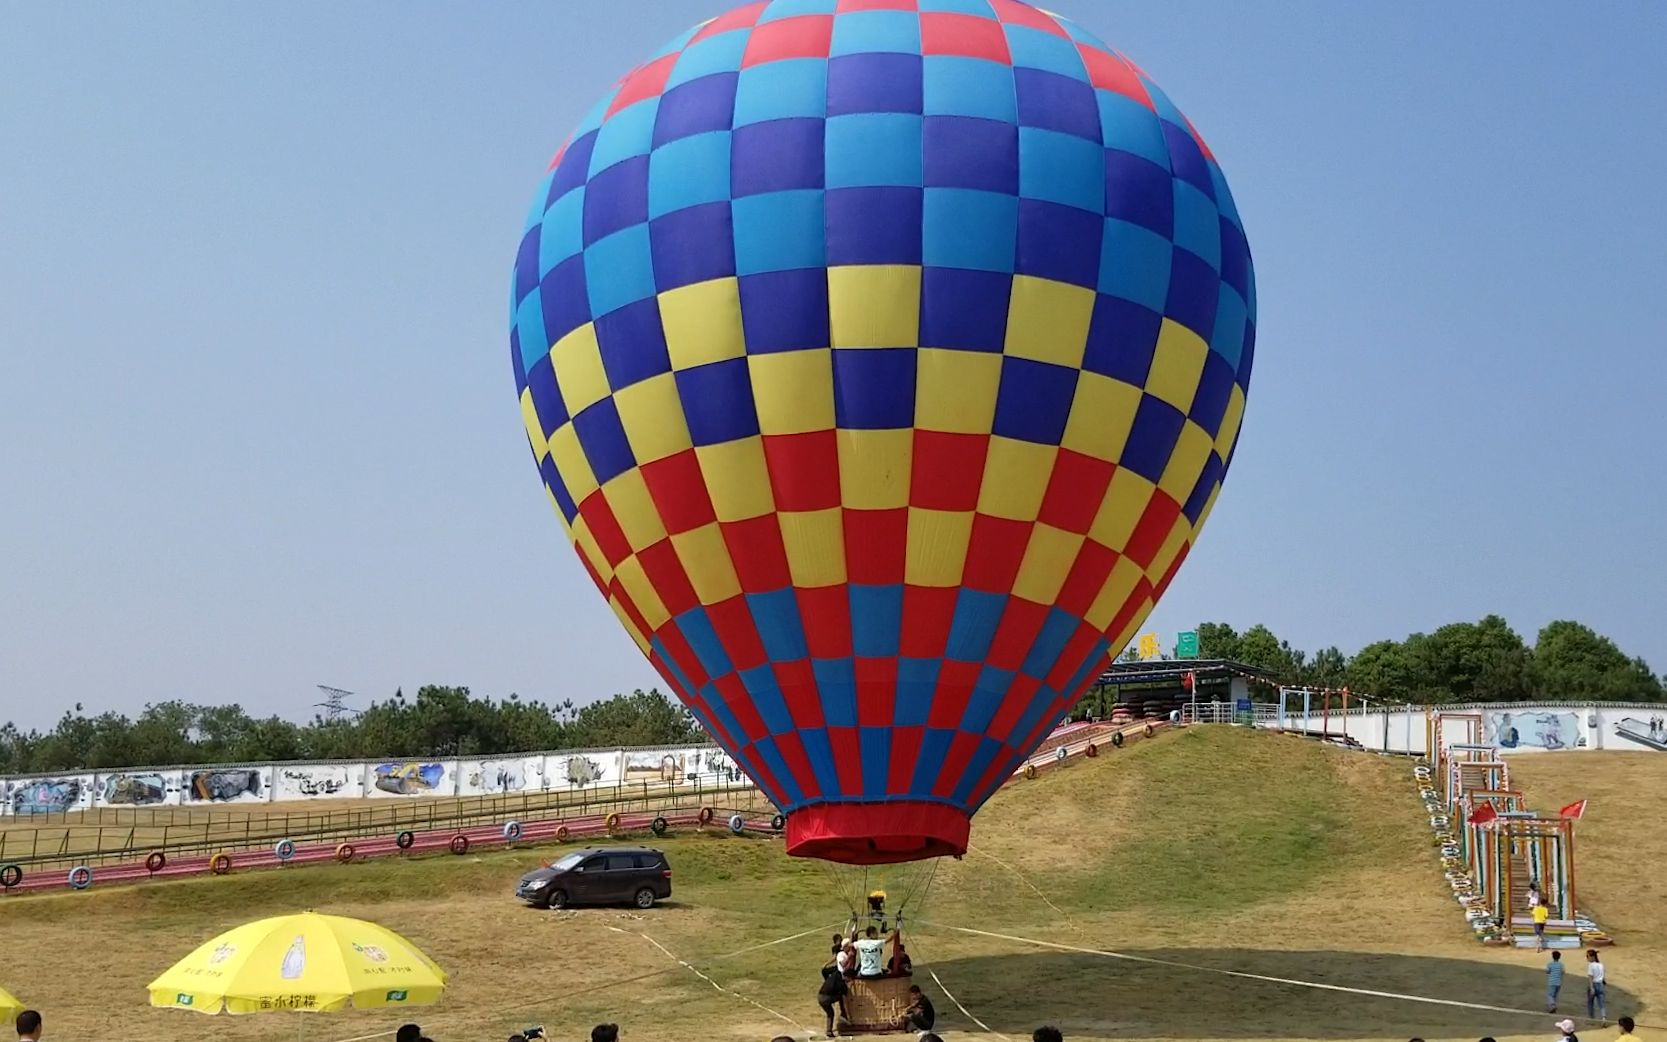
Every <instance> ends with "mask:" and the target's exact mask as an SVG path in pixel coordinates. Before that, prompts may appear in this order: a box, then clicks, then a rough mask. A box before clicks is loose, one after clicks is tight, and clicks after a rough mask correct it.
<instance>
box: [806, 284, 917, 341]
mask: <svg viewBox="0 0 1667 1042" xmlns="http://www.w3.org/2000/svg"><path fill="white" fill-rule="evenodd" d="M828 331H829V334H830V335H831V338H832V340H833V346H834V347H916V346H918V345H919V342H920V268H919V267H917V266H914V265H909V264H855V265H842V266H839V267H833V268H829V269H828Z"/></svg>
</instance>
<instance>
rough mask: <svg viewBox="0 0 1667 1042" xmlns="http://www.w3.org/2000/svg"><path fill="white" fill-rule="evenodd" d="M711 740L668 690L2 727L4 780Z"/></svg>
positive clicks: (164, 707) (175, 710)
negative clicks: (312, 713)
mask: <svg viewBox="0 0 1667 1042" xmlns="http://www.w3.org/2000/svg"><path fill="white" fill-rule="evenodd" d="M705 741H710V739H709V738H708V737H707V736H706V734H705V732H704V731H702V730H701V728H700V726H699V725H698V724H697V723H696V722H695V720H694V717H693V716H691V715H690V714H689V712H688V710H686V709H685V708H684V707H683V706H682V704H681V703H679V702H677V701H676V700H675V699H672V698H668V697H667V696H666V695H664V694H663V693H661V692H660V691H659V690H657V689H655V690H649V691H642V690H638V691H633V692H631V693H630V694H618V695H614V696H613V697H612V698H607V699H603V700H601V701H599V702H592V703H590V704H589V705H584V706H575V705H574V704H573V701H572V700H571V699H568V700H566V701H563V702H560V703H557V704H554V705H550V704H546V703H544V702H539V701H529V700H523V699H522V698H521V697H520V696H519V695H510V696H509V697H508V698H504V699H492V698H483V697H477V696H475V695H473V694H471V693H470V691H469V689H468V688H466V687H441V686H428V687H423V688H421V689H420V690H418V692H417V695H416V697H415V698H407V697H406V696H405V694H404V692H403V691H396V692H395V693H394V695H393V697H391V698H388V699H385V700H383V701H380V702H375V703H372V704H371V706H370V707H369V708H367V709H365V710H364V711H363V712H361V713H358V714H351V715H347V716H344V717H343V718H340V719H337V720H326V719H324V718H323V717H314V718H313V719H312V720H311V721H309V722H307V723H300V724H298V723H295V722H293V721H290V720H285V719H283V718H281V717H277V716H268V717H261V718H255V717H251V716H250V715H249V714H248V713H247V712H246V711H245V710H244V709H243V707H242V706H240V705H235V704H233V705H216V706H207V705H194V704H191V703H188V702H181V701H168V702H160V703H156V704H152V705H147V706H145V708H144V710H143V711H142V712H140V713H139V715H138V716H137V717H132V718H129V717H128V716H126V715H125V714H122V713H114V712H106V713H100V714H98V715H96V716H88V715H86V713H85V712H84V711H83V709H82V706H81V705H80V704H79V703H77V704H76V706H75V708H74V709H73V710H72V711H69V712H66V713H64V715H63V717H62V719H60V720H59V721H58V724H57V726H56V727H54V728H52V729H51V730H50V731H36V730H30V731H23V730H20V729H19V728H18V727H16V726H15V725H13V724H11V723H7V724H5V725H3V726H0V775H20V774H35V773H46V772H55V771H66V770H97V769H102V768H110V767H134V766H142V765H166V764H197V763H258V762H262V761H266V760H336V759H342V760H367V759H372V758H375V757H383V756H387V757H405V756H409V757H429V756H476V755H479V756H495V755H498V754H501V753H516V752H534V751H539V750H545V749H584V748H593V747H602V748H606V747H610V746H634V745H649V746H653V745H683V744H688V743H694V742H705Z"/></svg>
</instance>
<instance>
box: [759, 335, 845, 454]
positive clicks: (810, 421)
mask: <svg viewBox="0 0 1667 1042" xmlns="http://www.w3.org/2000/svg"><path fill="white" fill-rule="evenodd" d="M747 372H748V374H749V375H750V376H751V378H752V397H753V404H754V405H755V406H756V408H757V409H758V428H759V430H760V431H762V432H763V433H765V434H805V433H808V432H810V431H826V430H832V429H833V426H834V395H833V352H832V351H831V350H829V349H827V348H825V347H824V348H815V349H812V350H808V351H779V352H772V353H770V354H763V355H750V356H748V358H747Z"/></svg>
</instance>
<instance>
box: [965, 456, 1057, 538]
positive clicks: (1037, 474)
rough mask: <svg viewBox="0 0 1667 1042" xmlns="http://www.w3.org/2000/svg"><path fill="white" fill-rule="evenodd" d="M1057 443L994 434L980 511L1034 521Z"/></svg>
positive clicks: (1018, 519)
mask: <svg viewBox="0 0 1667 1042" xmlns="http://www.w3.org/2000/svg"><path fill="white" fill-rule="evenodd" d="M1058 455H1059V446H1057V445H1036V444H1033V443H1031V442H1028V441H1017V440H1015V439H1013V438H1003V437H999V436H992V437H991V438H990V452H989V455H988V456H987V457H986V458H985V460H984V480H983V482H982V483H981V484H980V486H979V489H978V512H979V513H980V514H989V515H990V516H991V517H1004V518H1007V519H1009V520H1012V521H1034V520H1036V515H1037V514H1038V513H1040V512H1041V510H1042V494H1043V493H1045V492H1046V491H1047V490H1048V478H1049V477H1051V476H1052V475H1053V462H1054V459H1055V457H1057V456H1058Z"/></svg>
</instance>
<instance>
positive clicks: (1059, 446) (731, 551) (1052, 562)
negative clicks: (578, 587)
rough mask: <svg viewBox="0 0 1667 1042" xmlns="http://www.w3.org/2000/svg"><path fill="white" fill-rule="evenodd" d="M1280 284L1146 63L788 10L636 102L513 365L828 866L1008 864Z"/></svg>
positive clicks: (631, 589)
mask: <svg viewBox="0 0 1667 1042" xmlns="http://www.w3.org/2000/svg"><path fill="white" fill-rule="evenodd" d="M1255 316H1256V297H1255V283H1254V278H1253V275H1252V271H1251V261H1250V252H1249V247H1248V245H1247V242H1246V239H1245V234H1244V231H1243V230H1242V226H1241V224H1240V220H1239V215H1238V212H1237V210H1236V209H1235V208H1234V205H1233V199H1232V196H1231V194H1230V193H1229V192H1228V189H1227V182H1226V180H1225V179H1224V177H1223V176H1222V172H1221V169H1220V167H1219V166H1218V165H1217V163H1216V159H1215V156H1214V155H1213V154H1212V153H1211V151H1210V149H1209V148H1208V146H1206V145H1205V143H1204V140H1203V138H1202V137H1201V136H1200V135H1199V134H1198V132H1197V131H1196V130H1195V129H1194V128H1193V126H1192V124H1191V123H1190V122H1188V121H1187V119H1186V117H1184V116H1182V115H1181V113H1180V112H1179V111H1178V110H1177V109H1176V108H1175V106H1174V104H1172V103H1171V102H1170V100H1169V98H1168V97H1167V96H1166V95H1165V94H1164V93H1163V91H1161V90H1160V89H1159V88H1158V87H1157V85H1156V84H1154V83H1153V82H1152V80H1151V78H1150V77H1148V76H1147V75H1146V74H1145V73H1144V72H1143V71H1142V70H1141V69H1140V68H1139V67H1138V66H1136V65H1135V64H1134V63H1133V62H1131V61H1129V60H1128V59H1127V58H1125V57H1123V56H1122V55H1120V54H1118V53H1117V52H1115V51H1113V50H1110V49H1109V48H1107V47H1106V46H1105V45H1104V44H1103V43H1101V42H1100V41H1099V40H1097V39H1096V38H1095V37H1094V36H1093V35H1092V34H1090V33H1089V32H1088V31H1086V30H1085V29H1083V28H1082V27H1081V26H1079V25H1077V24H1075V23H1073V22H1071V21H1068V20H1066V19H1064V18H1060V17H1057V16H1055V15H1052V14H1049V13H1047V12H1044V11H1042V10H1039V9H1037V8H1035V7H1031V6H1029V5H1027V4H1024V3H1020V2H1018V0H772V2H768V3H754V4H750V5H748V6H745V7H741V8H737V9H735V10H733V11H731V12H729V13H727V14H724V15H722V16H720V17H718V18H715V19H712V20H711V21H708V22H705V23H703V24H701V25H699V26H696V27H695V28H694V29H692V30H690V31H689V32H687V33H685V34H683V35H682V36H680V37H679V38H677V39H676V40H674V41H672V42H671V43H670V44H669V45H667V46H666V47H665V48H663V49H662V50H661V51H660V52H659V53H657V54H655V55H654V56H652V57H651V58H650V59H649V60H648V61H647V62H646V63H645V64H643V65H641V66H639V67H638V68H636V69H635V70H633V71H632V72H630V73H629V74H628V75H627V76H625V77H624V78H623V79H621V80H620V81H619V82H618V83H617V84H615V85H614V86H613V87H612V89H610V90H608V91H607V92H606V93H605V94H604V95H603V97H602V98H601V100H600V101H599V102H598V103H597V104H596V106H595V108H593V109H592V110H591V112H590V114H589V115H588V116H586V118H585V119H584V121H583V122H582V123H581V124H580V125H579V126H578V128H577V129H575V130H574V132H573V133H572V134H571V136H570V137H569V138H568V140H567V141H566V143H564V144H562V145H561V147H560V149H559V151H558V152H557V153H556V156H555V159H554V161H553V162H552V163H551V165H550V168H549V170H548V171H547V172H546V174H545V176H544V178H543V180H542V181H541V182H540V183H539V185H538V187H537V191H536V192H535V194H534V199H533V206H532V211H531V213H530V215H529V217H528V220H527V224H526V229H525V232H524V234H523V237H522V240H521V245H520V249H519V251H518V253H517V256H516V259H515V265H514V275H513V279H512V296H511V334H510V344H511V347H510V354H511V357H512V359H513V363H514V368H515V378H516V384H517V388H518V390H519V392H520V398H521V412H522V416H523V418H524V420H525V423H526V428H527V436H528V438H529V440H530V442H531V445H532V451H533V456H534V459H535V461H536V462H537V465H538V469H539V473H540V475H541V477H542V479H543V483H544V486H545V489H546V491H547V493H548V495H549V498H550V502H551V504H552V505H553V506H554V508H555V511H556V513H557V515H558V516H559V517H560V519H561V523H562V526H563V528H564V530H565V531H566V532H567V534H568V535H569V537H570V538H571V540H572V542H573V545H574V547H575V548H576V549H577V551H578V554H579V558H580V560H581V562H582V563H583V565H584V568H585V571H586V572H587V573H588V574H589V576H590V578H591V580H592V581H593V582H594V583H595V584H596V587H597V589H598V590H600V591H601V592H602V595H603V597H605V598H606V600H607V602H608V604H609V606H610V607H612V608H613V610H614V612H615V613H616V614H617V615H618V616H619V618H620V621H621V622H622V623H623V625H624V627H625V629H626V631H627V632H628V633H629V634H630V635H631V638H632V639H633V640H634V641H635V642H636V643H637V645H638V647H639V648H641V649H642V651H643V653H644V654H645V655H647V657H648V658H649V660H650V661H651V662H652V663H653V664H654V666H655V667H656V669H658V670H659V672H660V673H661V675H662V676H664V678H665V680H666V682H667V683H668V684H669V685H670V686H671V687H672V688H673V689H674V690H675V691H676V693H677V694H678V696H679V697H680V698H681V699H682V700H683V701H684V702H685V703H686V704H687V705H688V706H689V707H690V709H691V710H692V711H693V712H694V714H695V716H696V717H697V718H698V719H699V720H700V722H701V723H702V724H703V725H704V726H705V727H706V729H707V730H708V731H710V732H711V734H712V735H713V736H714V737H715V738H716V739H717V741H718V742H719V743H721V744H722V745H723V746H724V748H725V749H727V750H728V751H729V752H730V753H731V754H733V755H734V757H735V759H736V761H737V763H739V764H740V765H741V766H742V767H743V768H744V769H745V770H746V772H747V774H748V775H750V776H751V777H752V778H753V779H754V780H755V781H756V782H757V783H758V784H759V786H760V787H761V788H762V789H763V791H764V792H765V793H766V794H767V795H768V796H769V798H770V799H771V800H773V801H774V802H775V803H776V804H777V805H778V806H780V807H781V808H782V809H783V811H784V812H785V813H786V815H787V826H786V832H787V844H788V849H789V851H790V852H792V853H794V854H799V855H805V856H811V857H818V858H823V859H827V860H833V861H843V862H849V863H858V864H870V863H884V862H898V861H909V860H916V859H922V858H929V857H934V856H939V855H943V854H959V853H961V852H963V851H964V850H965V849H966V845H967V839H968V833H969V821H970V817H971V815H972V813H973V812H974V811H975V810H976V809H977V808H978V807H979V806H980V805H981V804H982V803H983V802H984V801H985V800H986V799H988V798H989V796H990V795H991V793H993V792H994V791H995V789H996V788H997V787H998V786H1000V785H1001V784H1002V782H1004V781H1005V780H1007V779H1008V778H1010V777H1011V776H1012V775H1013V774H1014V772H1015V771H1016V770H1018V769H1019V768H1020V767H1022V765H1023V763H1024V761H1025V758H1026V756H1027V755H1028V754H1029V753H1031V752H1032V751H1034V750H1035V749H1036V748H1037V746H1038V745H1039V744H1040V743H1041V741H1042V740H1043V739H1044V738H1045V736H1046V735H1047V734H1048V732H1049V731H1050V729H1052V728H1053V727H1054V726H1055V725H1056V724H1057V723H1058V721H1059V720H1060V719H1061V718H1062V717H1063V716H1064V714H1065V713H1066V712H1067V711H1068V710H1069V709H1070V707H1071V706H1072V704H1073V703H1074V702H1075V701H1076V699H1077V698H1079V697H1080V696H1081V694H1082V693H1083V691H1084V690H1085V689H1086V687H1087V686H1088V685H1089V684H1091V683H1092V682H1093V680H1094V678H1095V676H1096V675H1097V674H1098V673H1099V672H1100V669H1101V667H1102V665H1103V664H1104V663H1105V662H1106V660H1107V656H1108V652H1110V651H1112V650H1113V649H1121V648H1122V647H1123V646H1124V645H1125V644H1126V643H1127V642H1128V640H1129V639H1130V638H1131V637H1132V636H1133V635H1134V634H1135V633H1136V632H1137V631H1138V628H1139V627H1140V625H1141V623H1142V622H1143V621H1144V620H1145V618H1146V616H1147V615H1148V614H1149V613H1150V612H1151V610H1152V607H1153V605H1154V604H1155V603H1156V602H1157V600H1158V598H1159V597H1161V596H1162V594H1163V592H1164V590H1165V588H1166V587H1167V586H1168V585H1169V583H1170V581H1171V580H1172V579H1173V578H1174V576H1175V573H1176V571H1177V569H1179V567H1180V566H1181V563H1182V561H1184V560H1185V558H1186V556H1187V552H1188V550H1189V549H1190V548H1191V546H1192V544H1193V542H1194V540H1195V539H1196V538H1197V536H1198V533H1199V531H1200V529H1201V528H1202V527H1203V524H1204V521H1205V519H1206V518H1207V517H1208V516H1209V513H1210V508H1211V506H1212V505H1213V504H1214V502H1215V499H1216V496H1217V494H1218V492H1219V490H1220V488H1221V483H1222V480H1223V478H1224V477H1225V476H1226V473H1227V469H1228V466H1229V464H1230V463H1231V461H1232V458H1233V451H1234V446H1235V443H1236V441H1237V438H1238V433H1239V426H1240V421H1241V419H1242V417H1243V414H1244V406H1245V392H1246V388H1247V387H1248V385H1249V381H1250V371H1251V361H1252V355H1253V344H1254V340H1255Z"/></svg>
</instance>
